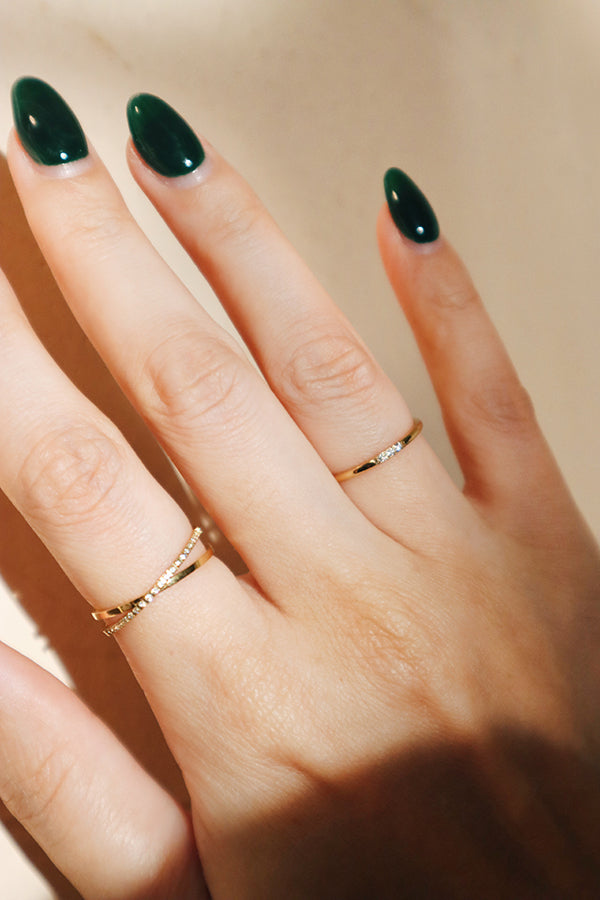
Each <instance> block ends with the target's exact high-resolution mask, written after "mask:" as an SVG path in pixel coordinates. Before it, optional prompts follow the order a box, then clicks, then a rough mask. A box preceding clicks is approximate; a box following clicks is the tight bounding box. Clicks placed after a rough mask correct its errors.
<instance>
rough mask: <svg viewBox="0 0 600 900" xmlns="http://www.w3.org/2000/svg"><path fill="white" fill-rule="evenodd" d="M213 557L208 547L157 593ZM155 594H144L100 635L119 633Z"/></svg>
mask: <svg viewBox="0 0 600 900" xmlns="http://www.w3.org/2000/svg"><path fill="white" fill-rule="evenodd" d="M213 555H214V551H213V548H212V547H211V546H210V545H209V546H208V547H207V548H206V550H205V551H204V553H203V554H202V556H200V557H199V558H198V559H197V560H196V562H194V563H192V564H191V566H188V567H187V568H186V569H183V571H182V572H178V573H177V575H174V576H173V577H172V578H170V579H169V581H167V582H166V583H165V584H164V585H163V587H162V588H161V589H160V591H158V593H159V594H161V593H162V592H163V591H166V590H167V588H170V587H173V585H174V584H177V582H178V581H181V579H182V578H187V576H188V575H191V574H192V572H195V571H196V569H199V568H200V566H203V565H204V563H207V562H208V560H209V559H210V558H211V556H213ZM156 596H157V594H150V593H148V594H146V595H145V596H143V597H140V598H138V599H137V600H136V601H132V602H134V605H133V606H132V607H131V608H130V609H129V612H127V613H126V614H125V615H124V616H123V618H122V619H119V621H118V622H115V624H114V625H110V626H109V627H108V628H105V629H104V630H103V631H102V634H105V635H106V636H107V637H111V636H112V635H113V634H116V633H117V631H120V630H121V628H125V626H126V625H127V624H128V623H129V622H131V621H132V620H133V619H134V618H135V617H136V616H137V615H139V613H141V611H142V610H143V609H145V608H146V606H149V605H150V603H152V601H153V600H154V598H155V597H156Z"/></svg>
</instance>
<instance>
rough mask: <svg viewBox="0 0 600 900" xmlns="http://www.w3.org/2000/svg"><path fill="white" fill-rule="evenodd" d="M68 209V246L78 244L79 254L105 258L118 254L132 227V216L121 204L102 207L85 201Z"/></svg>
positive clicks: (66, 227) (66, 236) (66, 241)
mask: <svg viewBox="0 0 600 900" xmlns="http://www.w3.org/2000/svg"><path fill="white" fill-rule="evenodd" d="M65 206H66V208H68V213H69V215H68V219H67V221H66V222H65V224H64V226H63V227H64V233H63V236H62V238H63V241H64V242H65V243H74V244H75V245H76V246H77V252H78V254H81V252H82V251H85V252H91V253H94V254H99V255H100V257H102V258H103V257H104V256H106V255H108V254H110V253H111V252H113V251H114V250H115V248H116V247H117V246H118V245H119V244H120V243H121V242H122V240H123V237H124V235H125V234H126V233H127V232H128V231H129V229H130V228H131V226H132V220H131V217H130V215H129V212H128V211H127V210H126V209H125V207H124V206H122V205H120V204H116V203H112V204H105V205H103V206H101V207H99V206H97V205H94V204H90V203H89V201H86V200H85V198H84V199H82V200H81V202H80V203H73V204H66V205H65Z"/></svg>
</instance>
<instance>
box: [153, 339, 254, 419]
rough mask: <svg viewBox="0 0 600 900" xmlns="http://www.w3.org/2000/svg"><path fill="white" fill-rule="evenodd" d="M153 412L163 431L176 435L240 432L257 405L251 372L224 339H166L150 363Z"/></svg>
mask: <svg viewBox="0 0 600 900" xmlns="http://www.w3.org/2000/svg"><path fill="white" fill-rule="evenodd" d="M145 369H146V371H145V377H146V379H147V380H148V382H149V390H150V400H149V403H148V408H149V411H150V415H151V417H152V418H157V419H158V422H159V424H160V426H161V427H162V428H163V429H164V430H166V431H168V432H169V431H170V432H173V431H174V432H175V433H176V434H181V433H183V434H186V433H189V432H190V431H191V430H196V429H198V428H201V429H202V432H203V436H206V434H207V430H210V429H211V428H212V429H214V430H217V431H219V432H221V431H222V428H223V423H224V422H226V423H227V426H228V428H234V429H235V428H236V427H237V426H238V425H239V424H240V423H241V422H242V421H245V420H246V418H247V416H248V407H249V404H250V403H251V397H250V391H249V381H250V379H249V378H248V375H249V366H248V364H247V363H246V362H245V361H244V360H243V359H242V357H241V356H240V355H239V353H238V352H237V350H235V349H234V348H233V347H232V346H230V345H229V344H228V343H227V342H226V341H225V340H223V339H222V338H220V337H217V338H214V337H209V336H207V335H205V334H198V333H197V332H196V333H194V332H193V331H192V332H185V333H184V332H179V333H177V332H176V333H174V334H173V335H170V336H169V337H167V338H165V339H164V340H163V341H162V342H161V343H160V344H158V345H157V346H156V347H155V348H154V350H153V351H152V353H151V354H150V356H149V357H148V359H147V362H146V366H145Z"/></svg>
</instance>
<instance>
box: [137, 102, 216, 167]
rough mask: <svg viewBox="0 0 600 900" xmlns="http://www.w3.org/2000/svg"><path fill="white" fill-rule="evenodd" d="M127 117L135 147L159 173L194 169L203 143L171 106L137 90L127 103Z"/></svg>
mask: <svg viewBox="0 0 600 900" xmlns="http://www.w3.org/2000/svg"><path fill="white" fill-rule="evenodd" d="M127 121H128V122H129V130H130V131H131V137H132V138H133V143H134V144H135V147H136V150H137V151H138V153H139V154H140V156H141V157H142V159H143V160H144V161H145V162H147V163H148V165H149V166H150V167H151V168H152V169H154V171H155V172H158V173H159V174H160V175H167V176H168V177H169V178H176V177H177V176H178V175H185V174H187V173H188V172H193V171H194V169H197V168H198V166H199V165H200V163H201V162H202V161H203V159H204V150H203V148H202V144H201V143H200V141H199V140H198V138H197V137H196V135H195V134H194V132H193V131H192V129H191V128H190V126H189V125H188V124H187V122H186V121H184V119H182V118H181V116H180V115H179V113H176V112H175V110H174V109H173V107H172V106H169V104H168V103H165V101H164V100H161V99H160V98H159V97H155V96H154V95H153V94H136V95H135V96H134V97H132V98H131V100H130V101H129V103H128V105H127Z"/></svg>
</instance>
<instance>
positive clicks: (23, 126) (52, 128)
mask: <svg viewBox="0 0 600 900" xmlns="http://www.w3.org/2000/svg"><path fill="white" fill-rule="evenodd" d="M12 105H13V115H14V120H15V128H16V129H17V133H18V135H19V138H20V139H21V143H22V144H23V146H24V147H25V149H26V150H27V152H28V153H29V155H30V156H31V158H32V159H34V160H35V161H36V162H37V163H41V164H42V165H44V166H60V165H62V163H67V162H74V161H75V160H76V159H83V158H84V157H86V156H87V155H88V147H87V142H86V139H85V135H84V133H83V131H82V129H81V125H80V124H79V122H78V121H77V119H76V117H75V115H74V114H73V112H72V111H71V110H70V109H69V107H68V106H67V104H66V103H65V101H64V100H63V98H62V97H61V96H60V94H58V93H57V92H56V91H55V90H54V88H52V87H50V85H49V84H46V82H45V81H41V80H40V79H39V78H21V79H19V81H17V82H16V83H15V84H14V85H13V89H12Z"/></svg>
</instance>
